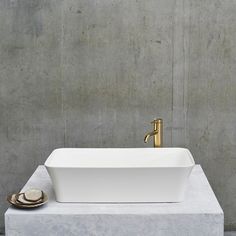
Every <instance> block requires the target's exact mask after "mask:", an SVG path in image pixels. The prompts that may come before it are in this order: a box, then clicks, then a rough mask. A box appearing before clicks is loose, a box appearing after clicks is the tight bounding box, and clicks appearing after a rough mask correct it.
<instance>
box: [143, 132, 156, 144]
mask: <svg viewBox="0 0 236 236" xmlns="http://www.w3.org/2000/svg"><path fill="white" fill-rule="evenodd" d="M156 134H158V130H155V131H152V132H149V133H147V134H146V135H145V137H144V143H147V142H148V139H149V138H150V137H151V136H154V135H156Z"/></svg>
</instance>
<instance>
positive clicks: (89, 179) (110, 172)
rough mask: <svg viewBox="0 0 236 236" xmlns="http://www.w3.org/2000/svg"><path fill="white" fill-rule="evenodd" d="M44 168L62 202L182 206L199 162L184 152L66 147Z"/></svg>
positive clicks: (51, 157)
mask: <svg viewBox="0 0 236 236" xmlns="http://www.w3.org/2000/svg"><path fill="white" fill-rule="evenodd" d="M45 166H46V168H47V170H48V173H49V175H50V177H51V180H52V183H53V187H54V191H55V194H56V199H57V201H59V202H180V201H183V199H184V192H185V188H186V185H187V181H188V177H189V175H190V173H191V170H192V168H193V166H194V160H193V157H192V155H191V153H190V152H189V151H188V150H187V149H184V148H160V149H154V148H114V149H111V148H108V149H103V148H100V149H80V148H74V149H71V148H68V149H67V148H63V149H56V150H54V151H53V152H52V154H51V155H50V156H49V158H48V159H47V161H46V162H45Z"/></svg>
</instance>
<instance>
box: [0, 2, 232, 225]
mask: <svg viewBox="0 0 236 236" xmlns="http://www.w3.org/2000/svg"><path fill="white" fill-rule="evenodd" d="M235 12H236V2H235V1H231V0H225V1H218V0H188V1H187V0H147V1H143V0H130V1H127V0H114V1H113V0H102V1H100V0H79V1H78V0H34V1H32V0H2V1H0V80H1V83H0V110H1V115H0V153H1V157H0V173H1V178H0V202H1V203H0V213H1V227H3V217H2V215H3V213H4V211H5V209H6V207H7V204H6V201H5V198H6V195H7V194H8V193H11V192H15V191H18V190H20V188H21V187H22V185H23V184H24V183H25V181H26V180H27V178H28V177H29V176H30V175H31V174H32V172H33V171H34V169H35V168H36V167H37V165H39V164H42V163H44V161H45V159H46V158H47V156H48V155H49V154H50V152H51V151H52V150H53V149H55V148H58V147H144V146H151V145H152V143H150V144H148V145H145V144H144V143H143V137H144V134H145V132H146V131H149V130H151V128H152V127H151V125H150V124H149V121H151V120H152V119H153V118H154V117H162V118H163V119H164V122H165V129H164V132H165V140H164V141H165V145H166V146H184V147H188V148H189V149H190V150H191V151H192V153H193V155H194V157H195V160H196V162H197V163H200V164H201V165H202V166H203V168H204V170H205V172H206V174H207V176H208V178H209V181H210V183H211V184H212V187H213V189H214V191H215V193H216V195H217V197H218V199H219V201H220V204H221V205H222V207H223V209H224V212H225V224H226V229H236V217H235V216H236V184H235V183H236V124H235V121H236V78H235V75H236V59H235V58H236V41H235V39H236V23H235V22H236V14H235Z"/></svg>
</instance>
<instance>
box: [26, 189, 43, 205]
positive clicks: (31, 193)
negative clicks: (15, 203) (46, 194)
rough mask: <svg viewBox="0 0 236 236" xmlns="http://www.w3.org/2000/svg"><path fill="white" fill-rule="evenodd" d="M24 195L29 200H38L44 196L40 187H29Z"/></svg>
mask: <svg viewBox="0 0 236 236" xmlns="http://www.w3.org/2000/svg"><path fill="white" fill-rule="evenodd" d="M24 197H25V200H27V201H31V202H36V201H38V200H40V199H41V198H42V197H43V192H42V191H41V190H39V189H29V190H27V191H25V194H24Z"/></svg>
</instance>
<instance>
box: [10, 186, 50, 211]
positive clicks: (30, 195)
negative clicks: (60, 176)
mask: <svg viewBox="0 0 236 236" xmlns="http://www.w3.org/2000/svg"><path fill="white" fill-rule="evenodd" d="M8 201H9V202H10V203H11V204H12V205H14V206H16V207H19V208H33V207H38V206H41V205H43V204H44V203H45V202H46V201H47V197H46V194H45V193H44V192H43V191H42V190H39V189H29V190H27V191H25V192H20V193H14V194H12V195H11V196H9V197H8Z"/></svg>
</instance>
